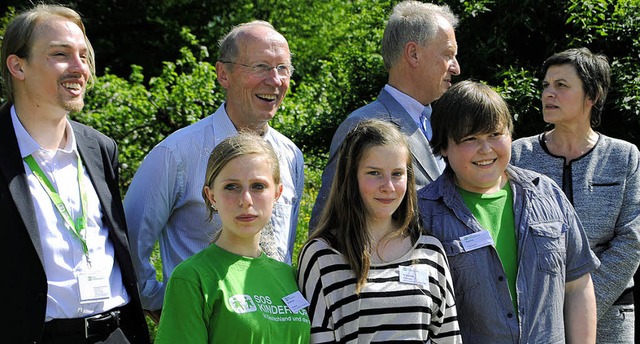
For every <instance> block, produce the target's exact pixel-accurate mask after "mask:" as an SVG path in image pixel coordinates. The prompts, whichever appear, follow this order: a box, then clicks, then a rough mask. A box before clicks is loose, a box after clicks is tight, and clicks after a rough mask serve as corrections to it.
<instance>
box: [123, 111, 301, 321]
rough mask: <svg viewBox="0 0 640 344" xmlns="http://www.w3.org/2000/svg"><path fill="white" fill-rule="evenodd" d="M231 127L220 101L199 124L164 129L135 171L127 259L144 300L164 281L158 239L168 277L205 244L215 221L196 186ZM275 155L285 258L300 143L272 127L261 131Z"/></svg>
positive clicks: (297, 193)
mask: <svg viewBox="0 0 640 344" xmlns="http://www.w3.org/2000/svg"><path fill="white" fill-rule="evenodd" d="M235 134H237V130H236V128H235V126H234V125H233V123H232V122H231V120H230V119H229V116H228V115H227V112H226V110H225V107H224V104H222V105H221V106H220V107H219V108H218V110H217V111H216V112H215V113H214V114H212V115H211V116H208V117H206V118H204V119H202V120H200V121H198V122H197V123H194V124H192V125H190V126H188V127H185V128H182V129H180V130H178V131H176V132H175V133H173V134H171V135H169V136H168V137H167V138H166V139H165V140H163V141H162V142H160V143H159V144H158V145H157V146H156V147H154V148H153V149H152V150H151V152H150V153H149V155H147V157H146V158H145V159H144V161H143V162H142V164H141V165H140V168H139V169H138V171H137V172H136V174H135V176H134V178H133V180H132V182H131V186H130V187H129V190H128V191H127V194H126V196H125V199H124V207H125V215H126V217H127V225H128V227H129V237H130V243H131V250H132V256H133V257H132V258H133V265H134V267H135V269H136V273H137V275H138V281H139V283H140V294H141V297H142V307H143V308H144V309H150V310H157V309H160V308H161V307H162V302H163V299H164V290H165V285H164V284H163V283H162V282H159V281H158V280H157V279H156V270H155V267H154V264H153V262H151V261H150V257H151V253H152V251H153V247H154V244H155V242H156V241H159V244H160V256H161V258H162V272H163V279H164V281H168V280H169V277H170V276H171V272H172V271H173V269H174V268H175V267H176V265H178V264H179V263H180V262H182V261H183V260H185V259H186V258H188V257H190V256H192V255H193V254H194V253H196V252H199V251H201V250H202V249H204V248H205V247H207V246H208V245H209V244H210V243H211V240H212V238H213V236H214V234H215V233H216V231H217V230H218V229H219V228H220V223H219V219H218V218H217V216H216V217H214V219H213V221H212V222H207V221H206V220H207V216H208V211H207V208H206V205H205V203H204V200H203V198H202V187H203V185H204V180H205V171H206V168H207V162H208V160H209V155H210V154H211V151H212V150H213V148H214V147H215V146H216V145H217V144H218V143H220V141H222V140H224V139H225V138H227V137H229V136H233V135H235ZM264 138H265V140H267V141H268V142H269V143H271V145H272V146H273V148H274V150H275V151H276V153H277V154H278V158H279V161H280V176H281V180H282V184H283V191H282V195H281V196H280V198H279V199H278V201H277V202H276V204H275V205H274V209H273V215H272V217H271V223H272V225H273V229H274V233H275V240H276V245H277V249H278V253H279V255H280V256H281V257H284V261H285V262H286V263H289V264H290V263H291V257H292V253H293V244H294V242H295V237H296V227H297V222H298V213H299V209H300V199H301V197H302V192H303V188H304V160H303V155H302V152H301V151H300V149H299V148H298V147H297V146H296V145H295V144H294V143H293V142H292V141H291V140H289V139H288V138H287V137H285V136H284V135H282V134H280V133H279V132H277V131H276V130H274V129H272V128H268V130H267V131H266V133H265V135H264Z"/></svg>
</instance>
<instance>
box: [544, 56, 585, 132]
mask: <svg viewBox="0 0 640 344" xmlns="http://www.w3.org/2000/svg"><path fill="white" fill-rule="evenodd" d="M542 88H543V90H542V113H543V115H544V121H545V122H547V123H552V124H555V125H574V124H578V123H579V124H583V125H587V126H589V125H590V124H589V121H590V114H591V108H592V107H593V101H592V100H591V99H589V97H587V95H586V94H585V92H584V88H583V85H582V80H580V77H578V74H577V73H576V70H575V68H574V67H573V66H571V65H569V64H563V65H555V66H550V67H549V69H548V70H547V73H546V74H545V76H544V81H543V82H542Z"/></svg>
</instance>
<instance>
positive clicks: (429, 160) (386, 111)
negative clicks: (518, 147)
mask: <svg viewBox="0 0 640 344" xmlns="http://www.w3.org/2000/svg"><path fill="white" fill-rule="evenodd" d="M372 118H377V119H382V120H386V121H389V122H392V123H395V124H396V125H398V126H399V127H400V130H402V132H403V133H404V134H405V135H407V141H408V142H409V149H411V155H413V171H414V175H415V178H416V187H417V190H419V189H421V188H422V187H423V186H425V185H427V184H429V183H430V182H432V181H434V180H436V178H438V176H440V170H439V168H438V163H437V162H436V159H435V157H434V155H433V153H432V152H431V146H429V141H428V140H427V138H426V137H425V136H424V134H423V133H422V131H421V130H420V128H418V126H417V125H416V122H415V121H414V120H413V118H412V117H411V115H410V114H409V113H408V112H407V111H406V110H405V109H404V108H403V107H402V105H400V103H398V101H397V100H395V98H393V97H392V96H391V94H389V92H387V91H385V89H384V88H383V89H382V91H380V94H379V95H378V99H376V100H375V101H373V102H371V103H369V104H367V105H365V106H363V107H361V108H359V109H357V110H355V111H354V112H352V113H351V114H350V115H349V116H348V117H347V118H346V119H345V120H344V122H342V123H341V124H340V126H339V127H338V130H336V133H335V134H334V135H333V139H332V140H331V148H330V150H329V160H328V161H327V166H326V167H325V168H324V171H323V172H322V186H321V187H320V191H319V192H318V197H317V198H316V203H315V204H314V206H313V210H312V213H311V221H310V226H309V228H310V229H311V228H312V227H315V224H316V223H317V221H318V218H319V217H320V213H321V212H322V209H323V208H324V204H325V203H326V201H327V197H328V196H329V191H330V190H331V183H332V182H333V175H334V174H335V171H336V159H337V153H338V149H339V148H340V145H341V144H342V141H344V138H345V137H346V136H347V134H348V133H349V131H350V130H351V129H352V128H353V127H355V126H356V125H357V124H358V123H360V122H361V121H363V120H366V119H372Z"/></svg>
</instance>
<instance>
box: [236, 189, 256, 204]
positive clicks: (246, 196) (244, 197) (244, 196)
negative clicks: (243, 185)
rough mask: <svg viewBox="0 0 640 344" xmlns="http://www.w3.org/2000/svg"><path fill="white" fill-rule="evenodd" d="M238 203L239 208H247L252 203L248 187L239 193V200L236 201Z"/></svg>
mask: <svg viewBox="0 0 640 344" xmlns="http://www.w3.org/2000/svg"><path fill="white" fill-rule="evenodd" d="M238 205H239V206H240V208H248V207H250V206H251V205H253V200H252V198H251V193H250V192H249V190H248V189H247V190H244V191H242V193H241V194H240V202H238Z"/></svg>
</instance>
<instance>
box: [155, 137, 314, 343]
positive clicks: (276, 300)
mask: <svg viewBox="0 0 640 344" xmlns="http://www.w3.org/2000/svg"><path fill="white" fill-rule="evenodd" d="M281 193H282V184H281V183H280V170H279V164H278V158H277V155H276V153H275V152H274V150H273V148H272V147H271V145H270V144H269V143H268V142H266V141H265V140H263V139H262V138H261V137H260V136H258V135H257V134H254V133H251V132H241V133H240V134H238V135H237V136H233V137H229V138H227V139H225V140H223V141H222V142H221V143H220V144H218V145H217V146H216V147H215V148H214V150H213V152H212V153H211V156H210V158H209V162H208V165H207V171H206V177H205V184H204V187H203V191H202V194H203V197H204V199H205V203H206V204H207V206H208V207H210V214H209V219H210V220H211V218H212V217H213V215H214V214H215V213H217V214H218V215H219V218H220V222H221V224H222V226H221V228H220V230H219V231H218V233H217V235H216V236H215V237H214V240H213V243H212V244H211V245H210V246H209V247H208V248H206V249H204V250H203V251H201V252H199V253H197V254H195V255H193V256H192V257H190V258H188V259H186V260H185V261H183V262H182V263H181V264H179V265H178V266H177V267H176V268H175V270H174V271H173V273H172V275H171V278H170V279H169V283H168V285H167V290H166V294H165V301H164V306H163V311H162V317H161V318H160V326H159V328H158V334H157V337H156V341H155V343H308V342H309V332H310V324H309V317H308V316H307V312H306V310H305V309H304V308H303V307H304V306H305V304H306V301H305V300H304V299H303V298H302V296H301V295H300V293H299V292H298V287H297V285H296V281H295V270H294V269H293V268H292V267H291V266H289V265H287V264H285V263H282V262H278V261H276V260H274V259H272V258H270V257H268V256H267V255H266V254H265V253H264V252H263V250H262V249H261V242H262V243H266V245H267V246H269V245H270V244H269V241H268V240H261V232H262V230H263V228H265V227H266V226H267V225H268V224H269V221H270V219H271V214H272V210H273V205H274V203H275V201H276V200H277V199H278V197H280V194H281ZM271 244H273V242H271Z"/></svg>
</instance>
